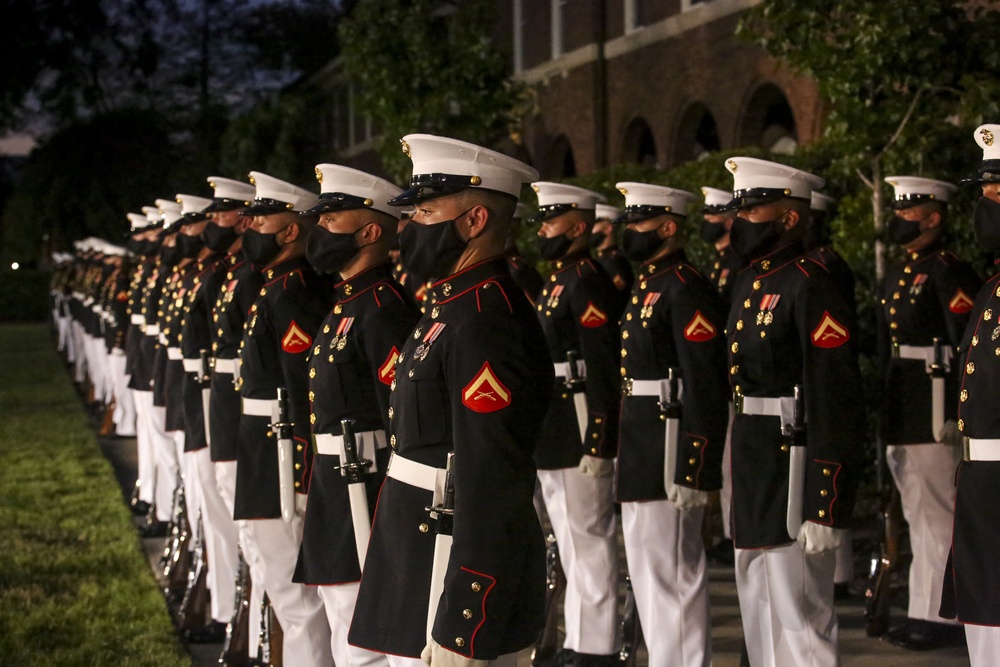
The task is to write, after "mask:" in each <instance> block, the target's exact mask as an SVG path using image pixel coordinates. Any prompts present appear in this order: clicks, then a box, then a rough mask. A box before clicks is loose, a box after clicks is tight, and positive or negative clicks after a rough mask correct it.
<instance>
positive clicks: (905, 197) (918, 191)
mask: <svg viewBox="0 0 1000 667" xmlns="http://www.w3.org/2000/svg"><path fill="white" fill-rule="evenodd" d="M886 181H887V182H888V183H889V184H890V185H892V186H893V188H894V191H895V196H894V199H893V203H892V207H893V210H894V212H895V215H893V216H892V218H890V219H889V221H888V223H887V227H888V231H889V236H890V240H892V241H893V242H894V243H895V244H896V245H897V246H899V247H900V248H901V249H902V250H903V251H904V252H905V256H904V259H903V261H902V262H901V263H899V264H897V265H896V266H894V267H893V268H892V269H891V270H890V271H888V272H887V275H886V279H885V285H884V286H883V288H882V292H881V298H880V300H879V309H878V315H879V317H878V324H879V326H878V344H879V350H878V361H879V369H880V370H881V372H882V377H883V378H884V380H883V381H884V382H885V390H884V391H883V394H882V395H883V397H884V398H883V400H884V405H883V413H882V417H883V421H882V427H883V438H884V440H885V442H886V463H887V465H888V467H889V471H890V472H891V473H892V477H893V480H894V481H895V483H896V488H898V489H899V495H900V500H901V501H902V509H903V516H904V517H905V518H906V521H907V523H908V524H909V527H910V542H911V545H912V549H913V561H912V562H911V564H910V574H909V605H908V608H907V614H906V620H905V621H903V622H902V623H899V624H897V625H895V626H894V627H892V628H890V629H889V632H888V634H887V636H886V638H887V639H888V640H889V641H890V642H891V643H893V644H896V645H898V646H902V647H904V648H909V649H914V650H926V649H930V648H939V647H941V646H944V645H948V644H954V643H961V641H962V637H961V632H960V631H957V630H958V628H956V627H947V626H946V625H945V623H946V622H945V621H943V620H942V619H941V618H940V616H939V615H938V611H939V609H940V606H941V577H940V574H939V573H940V572H941V571H942V570H943V569H944V567H945V562H946V561H947V557H948V546H949V544H950V541H951V525H952V520H953V512H954V509H953V508H954V501H955V491H954V474H955V468H956V467H957V465H958V461H959V458H960V455H961V451H960V449H959V448H958V447H957V446H955V445H956V441H957V429H956V428H955V424H956V419H957V417H956V412H957V405H958V387H957V383H958V377H959V375H958V370H959V369H958V366H957V364H953V363H952V361H953V358H954V356H953V355H954V350H955V348H956V347H957V346H958V344H959V342H960V340H961V336H962V332H963V331H964V330H965V327H966V324H967V323H968V322H969V315H970V313H971V311H972V305H973V303H972V302H973V297H974V295H975V293H976V291H977V290H978V288H979V285H980V280H979V278H978V276H976V273H975V271H973V269H972V267H971V266H969V264H968V263H966V262H964V261H962V260H961V259H960V258H959V257H958V256H956V255H955V254H954V253H952V252H950V251H949V250H947V249H945V248H944V247H943V245H942V242H941V239H942V235H943V233H944V226H945V224H946V222H947V220H946V216H947V206H948V200H949V199H950V197H951V195H952V194H953V193H954V192H955V190H956V187H955V186H954V185H952V184H951V183H945V182H943V181H935V180H932V179H928V178H918V177H912V176H890V177H888V178H887V179H886ZM935 340H936V341H938V343H939V347H940V355H941V362H942V364H943V366H944V368H943V369H942V372H943V374H944V381H943V383H942V384H943V386H941V387H940V389H939V390H938V391H939V392H940V395H939V398H938V404H937V407H935V400H934V398H933V393H934V391H935V388H934V386H933V381H932V378H931V373H932V372H933V364H934V357H935V348H934V343H935ZM935 411H937V412H938V414H935ZM949 434H950V435H949ZM949 443H951V444H950V445H949ZM956 631H957V632H956Z"/></svg>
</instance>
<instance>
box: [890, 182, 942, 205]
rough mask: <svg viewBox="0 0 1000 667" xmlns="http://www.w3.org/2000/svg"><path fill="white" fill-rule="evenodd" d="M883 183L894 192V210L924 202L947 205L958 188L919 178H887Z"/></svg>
mask: <svg viewBox="0 0 1000 667" xmlns="http://www.w3.org/2000/svg"><path fill="white" fill-rule="evenodd" d="M885 182H886V183H888V184H889V185H891V186H892V187H893V190H894V191H895V196H894V198H895V202H894V203H893V207H894V208H908V207H909V206H916V205H917V204H920V203H923V202H926V201H939V202H944V203H947V202H948V199H949V198H950V197H951V195H952V194H953V193H954V192H957V191H958V187H957V186H955V185H952V184H951V183H948V182H946V181H936V180H934V179H932V178H922V177H920V176H887V177H886V179H885Z"/></svg>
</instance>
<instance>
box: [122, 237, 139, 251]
mask: <svg viewBox="0 0 1000 667" xmlns="http://www.w3.org/2000/svg"><path fill="white" fill-rule="evenodd" d="M141 245H142V241H141V240H139V239H134V238H132V237H129V239H128V241H126V242H125V247H126V248H128V251H129V252H131V253H133V254H135V255H138V254H140V253H139V248H140V247H141Z"/></svg>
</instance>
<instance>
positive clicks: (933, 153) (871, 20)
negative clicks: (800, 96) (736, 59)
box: [739, 0, 1000, 277]
mask: <svg viewBox="0 0 1000 667" xmlns="http://www.w3.org/2000/svg"><path fill="white" fill-rule="evenodd" d="M997 9H998V3H997V2H996V0H984V1H983V2H979V3H963V2H957V1H955V0H946V1H944V2H925V3H913V2H909V1H908V0H844V1H842V2H836V3H829V2H824V1H823V0H765V1H764V2H763V3H761V4H760V5H758V6H757V7H756V8H755V9H753V10H751V12H750V13H748V15H747V16H746V17H745V19H744V20H743V22H742V23H741V26H740V31H739V32H741V33H742V34H743V35H745V36H747V37H749V38H751V39H753V40H754V41H756V42H757V43H758V44H760V45H761V46H763V47H764V48H765V49H766V50H767V51H768V52H769V53H771V54H772V55H774V56H776V57H778V58H780V59H782V60H784V61H785V62H787V63H789V64H790V65H791V66H792V67H793V68H795V69H797V70H798V71H799V72H801V73H803V74H805V75H808V76H811V77H812V78H814V79H815V80H816V81H817V83H818V85H819V90H820V92H821V94H822V95H823V97H824V98H825V100H826V102H827V108H828V114H827V117H826V120H825V123H824V131H823V138H822V141H821V147H819V148H818V149H816V150H818V151H819V152H823V153H825V154H826V155H827V158H828V160H829V162H828V165H827V168H826V171H825V175H826V176H827V178H828V179H831V180H832V181H834V182H837V183H838V184H842V185H844V186H846V188H847V190H846V191H845V194H848V193H851V194H853V193H854V192H856V191H857V190H858V189H859V188H867V189H868V193H867V196H868V198H869V200H870V209H869V211H870V212H868V213H867V214H864V213H862V211H860V210H859V211H857V213H858V214H859V215H864V217H866V218H867V219H868V221H869V223H871V224H872V226H873V228H874V230H875V231H876V233H880V232H881V229H882V225H881V221H882V213H883V209H884V206H883V195H884V193H888V192H889V191H890V190H889V189H888V186H886V185H885V184H884V183H883V182H882V179H883V177H884V176H886V175H891V174H893V173H897V174H903V173H905V174H913V175H923V176H927V177H929V178H940V179H943V180H952V181H954V180H957V179H958V178H959V177H960V176H961V175H962V174H963V173H965V172H967V171H968V170H969V169H970V168H971V165H973V164H975V162H976V158H977V156H976V154H975V150H974V146H973V145H972V142H971V141H970V139H971V134H972V130H973V129H974V128H975V127H976V126H977V125H978V124H980V123H981V122H983V119H984V118H985V119H990V118H993V119H995V118H997V117H998V113H1000V95H998V93H1000V82H998V78H997V74H998V73H1000V52H997V50H996V48H994V46H993V39H994V36H995V35H996V34H997V31H998V29H1000V13H998V12H997V11H996V10H997ZM873 250H874V256H875V273H876V275H877V276H879V277H880V276H881V275H882V273H883V269H884V259H883V251H882V246H881V242H880V238H879V237H878V236H876V238H875V244H874V247H873Z"/></svg>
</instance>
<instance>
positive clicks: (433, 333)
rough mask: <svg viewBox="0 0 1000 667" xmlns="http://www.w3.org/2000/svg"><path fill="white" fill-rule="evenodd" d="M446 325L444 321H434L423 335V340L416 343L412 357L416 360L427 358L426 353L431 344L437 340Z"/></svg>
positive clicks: (429, 349)
mask: <svg viewBox="0 0 1000 667" xmlns="http://www.w3.org/2000/svg"><path fill="white" fill-rule="evenodd" d="M446 326H447V325H446V324H445V323H444V322H435V323H434V325H433V326H431V328H430V329H428V330H427V333H426V334H425V335H424V340H423V341H422V342H421V343H420V345H417V349H416V350H414V351H413V358H414V359H416V360H417V361H423V360H424V359H426V358H427V354H428V353H429V352H430V351H431V344H432V343H434V341H436V340H437V338H438V336H440V335H441V332H442V331H444V328H445V327H446Z"/></svg>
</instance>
